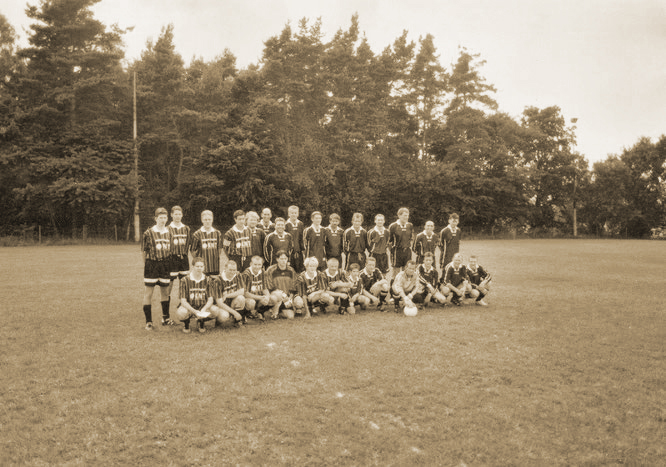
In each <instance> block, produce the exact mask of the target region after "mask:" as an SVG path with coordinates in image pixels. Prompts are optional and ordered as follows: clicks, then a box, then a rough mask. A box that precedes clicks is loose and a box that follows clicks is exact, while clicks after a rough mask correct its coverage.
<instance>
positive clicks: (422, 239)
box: [414, 221, 439, 264]
mask: <svg viewBox="0 0 666 467" xmlns="http://www.w3.org/2000/svg"><path fill="white" fill-rule="evenodd" d="M438 243H439V239H438V238H437V235H435V223H434V222H433V221H428V222H426V223H425V229H424V230H423V232H421V233H419V234H418V235H417V236H416V240H414V251H415V252H416V263H417V264H423V256H424V255H425V254H426V253H432V254H433V255H434V254H435V249H436V248H437V244H438Z"/></svg>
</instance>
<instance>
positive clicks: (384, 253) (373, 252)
mask: <svg viewBox="0 0 666 467" xmlns="http://www.w3.org/2000/svg"><path fill="white" fill-rule="evenodd" d="M385 221H386V220H385V219H384V215H383V214H377V215H376V216H375V226H374V227H373V228H372V229H371V230H370V231H369V232H368V251H369V252H370V256H371V257H373V258H375V259H376V260H377V262H376V265H377V269H379V271H380V272H381V273H382V274H386V273H388V272H389V260H388V241H389V232H388V230H387V229H386V227H384V222H385Z"/></svg>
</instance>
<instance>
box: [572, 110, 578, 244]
mask: <svg viewBox="0 0 666 467" xmlns="http://www.w3.org/2000/svg"><path fill="white" fill-rule="evenodd" d="M577 122H578V118H572V119H571V123H573V128H576V123H577ZM577 188H578V168H577V167H574V188H573V236H574V238H575V237H577V236H578V222H577V219H576V189H577Z"/></svg>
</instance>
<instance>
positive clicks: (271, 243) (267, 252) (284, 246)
mask: <svg viewBox="0 0 666 467" xmlns="http://www.w3.org/2000/svg"><path fill="white" fill-rule="evenodd" d="M280 250H284V251H286V252H287V255H288V256H289V257H291V252H292V251H293V250H294V244H293V238H292V236H291V234H289V233H287V232H282V235H279V234H278V233H277V232H271V233H269V234H268V235H266V241H265V242H264V258H266V261H268V264H275V263H276V262H277V252H278V251H280Z"/></svg>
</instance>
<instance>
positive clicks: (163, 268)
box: [141, 208, 173, 331]
mask: <svg viewBox="0 0 666 467" xmlns="http://www.w3.org/2000/svg"><path fill="white" fill-rule="evenodd" d="M167 219H168V214H167V210H166V209H164V208H157V209H156V210H155V225H154V226H153V227H151V228H149V229H148V230H146V231H145V232H144V233H143V236H142V237H141V253H142V256H143V260H144V267H143V283H144V292H143V314H144V316H145V318H146V330H147V331H152V330H153V316H152V314H153V312H152V300H153V291H154V290H155V286H156V285H159V287H160V302H161V305H162V324H163V325H167V324H173V321H172V320H171V318H170V317H169V294H168V287H169V284H171V244H172V239H171V230H169V229H168V228H167V227H166V222H167Z"/></svg>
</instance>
